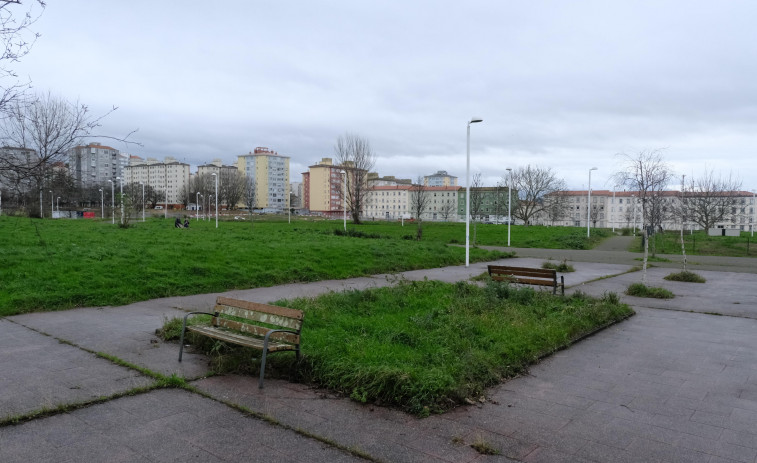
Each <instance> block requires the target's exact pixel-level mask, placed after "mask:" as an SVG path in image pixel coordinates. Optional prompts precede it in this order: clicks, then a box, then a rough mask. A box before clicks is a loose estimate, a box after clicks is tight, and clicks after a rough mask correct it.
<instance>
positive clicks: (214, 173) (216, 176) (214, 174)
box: [211, 172, 228, 228]
mask: <svg viewBox="0 0 757 463" xmlns="http://www.w3.org/2000/svg"><path fill="white" fill-rule="evenodd" d="M211 175H213V177H215V178H216V228H218V174H217V173H216V172H213V173H212V174H211ZM227 228H228V227H227Z"/></svg>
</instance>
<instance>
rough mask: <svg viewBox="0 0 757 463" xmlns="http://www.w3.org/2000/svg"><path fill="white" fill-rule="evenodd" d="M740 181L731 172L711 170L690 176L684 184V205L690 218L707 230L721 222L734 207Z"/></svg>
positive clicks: (739, 188)
mask: <svg viewBox="0 0 757 463" xmlns="http://www.w3.org/2000/svg"><path fill="white" fill-rule="evenodd" d="M739 190H741V181H740V180H738V179H736V178H734V177H733V175H732V174H729V175H728V176H727V177H723V176H720V175H717V176H716V175H715V173H714V172H713V171H712V170H708V171H705V173H704V174H703V175H702V176H701V177H698V178H692V179H691V181H690V182H689V184H688V185H687V186H686V196H685V199H686V205H687V210H688V213H689V215H688V216H689V217H690V218H691V220H692V221H693V222H694V223H696V224H697V225H699V226H700V227H702V228H703V229H705V230H707V229H708V228H713V227H714V226H715V224H716V223H718V222H723V221H724V220H725V219H726V218H727V217H728V216H729V214H731V212H732V210H733V208H734V207H736V204H737V201H738V197H739Z"/></svg>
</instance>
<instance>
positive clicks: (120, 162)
mask: <svg viewBox="0 0 757 463" xmlns="http://www.w3.org/2000/svg"><path fill="white" fill-rule="evenodd" d="M67 156H68V168H69V172H70V173H71V175H72V176H73V177H74V179H76V181H77V182H78V183H79V185H80V186H82V187H85V188H86V187H93V186H98V185H103V184H105V183H106V182H107V181H108V180H112V181H114V182H115V181H116V177H121V175H122V174H123V169H124V162H125V160H124V159H125V158H124V157H122V156H121V155H120V153H119V152H118V150H117V149H115V148H112V147H110V146H105V145H101V144H100V143H98V142H93V143H89V144H87V145H84V146H76V147H74V148H71V149H70V150H68V153H67Z"/></svg>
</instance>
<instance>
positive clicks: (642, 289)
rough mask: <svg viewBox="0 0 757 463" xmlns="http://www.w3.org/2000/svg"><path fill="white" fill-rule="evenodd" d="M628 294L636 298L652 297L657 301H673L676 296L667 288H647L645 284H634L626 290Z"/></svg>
mask: <svg viewBox="0 0 757 463" xmlns="http://www.w3.org/2000/svg"><path fill="white" fill-rule="evenodd" d="M626 294H628V295H629V296H636V297H651V298H655V299H672V298H674V297H675V295H674V294H673V293H672V292H670V291H668V290H667V289H665V288H659V287H656V286H647V285H645V284H643V283H633V284H632V285H630V286H629V287H628V289H627V290H626Z"/></svg>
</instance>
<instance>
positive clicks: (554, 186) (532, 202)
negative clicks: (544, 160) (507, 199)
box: [512, 165, 566, 225]
mask: <svg viewBox="0 0 757 463" xmlns="http://www.w3.org/2000/svg"><path fill="white" fill-rule="evenodd" d="M512 185H513V187H514V189H515V190H517V191H518V200H517V202H515V205H514V207H513V208H512V210H513V215H514V216H515V217H517V218H518V219H520V220H522V221H523V223H524V224H525V225H531V221H532V219H533V218H534V217H536V216H537V215H539V214H542V213H547V214H548V211H547V208H548V207H549V202H548V201H546V202H545V200H544V199H545V197H546V196H547V195H550V194H553V193H555V192H557V191H563V190H565V189H566V188H565V182H564V181H563V180H562V179H559V178H557V176H556V175H555V173H554V172H553V171H552V169H551V168H549V167H538V166H534V167H532V166H531V165H528V166H526V167H519V168H517V169H515V170H513V172H512Z"/></svg>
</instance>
